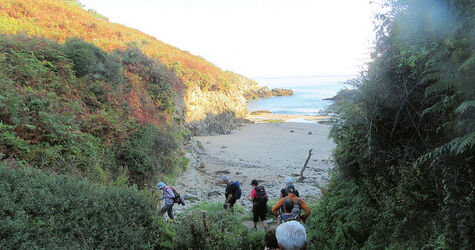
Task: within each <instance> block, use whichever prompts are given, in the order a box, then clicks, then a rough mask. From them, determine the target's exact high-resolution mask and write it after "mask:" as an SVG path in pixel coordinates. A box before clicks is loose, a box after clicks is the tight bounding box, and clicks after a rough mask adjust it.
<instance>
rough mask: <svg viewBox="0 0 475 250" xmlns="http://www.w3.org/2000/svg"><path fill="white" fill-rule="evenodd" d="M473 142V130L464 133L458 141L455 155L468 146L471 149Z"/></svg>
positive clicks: (474, 134)
mask: <svg viewBox="0 0 475 250" xmlns="http://www.w3.org/2000/svg"><path fill="white" fill-rule="evenodd" d="M473 144H475V131H474V132H471V133H469V134H466V135H465V136H464V137H463V138H462V139H461V141H460V143H459V145H458V148H457V155H460V154H462V153H464V152H465V149H466V148H467V147H468V148H469V149H471V148H472V147H473Z"/></svg>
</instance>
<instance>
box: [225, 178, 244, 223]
mask: <svg viewBox="0 0 475 250" xmlns="http://www.w3.org/2000/svg"><path fill="white" fill-rule="evenodd" d="M221 180H222V181H223V182H224V183H225V184H226V190H225V192H224V196H225V197H226V200H225V201H224V204H223V207H224V209H229V210H230V211H231V213H232V214H234V204H236V201H237V200H239V199H241V193H242V191H241V185H240V184H239V181H234V182H232V181H231V180H230V179H229V177H227V176H226V175H223V176H222V177H221Z"/></svg>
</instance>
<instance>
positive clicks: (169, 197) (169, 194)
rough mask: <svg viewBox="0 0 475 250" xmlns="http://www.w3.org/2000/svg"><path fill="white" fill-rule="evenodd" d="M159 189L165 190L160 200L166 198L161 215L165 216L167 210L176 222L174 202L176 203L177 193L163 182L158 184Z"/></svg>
mask: <svg viewBox="0 0 475 250" xmlns="http://www.w3.org/2000/svg"><path fill="white" fill-rule="evenodd" d="M157 188H158V190H163V195H162V198H161V199H160V200H165V206H163V207H162V209H160V216H163V214H164V213H165V212H167V214H168V217H170V219H172V220H173V222H175V223H176V220H175V216H173V204H174V203H175V195H174V194H173V190H172V189H171V187H168V186H166V185H165V183H163V182H159V183H158V184H157Z"/></svg>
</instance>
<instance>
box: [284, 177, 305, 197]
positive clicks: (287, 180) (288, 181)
mask: <svg viewBox="0 0 475 250" xmlns="http://www.w3.org/2000/svg"><path fill="white" fill-rule="evenodd" d="M285 186H286V187H285V188H282V189H281V190H280V199H282V198H284V197H287V194H288V193H289V191H290V192H292V193H294V194H295V196H297V197H300V195H299V191H297V189H295V187H294V184H293V181H292V177H290V176H287V177H285Z"/></svg>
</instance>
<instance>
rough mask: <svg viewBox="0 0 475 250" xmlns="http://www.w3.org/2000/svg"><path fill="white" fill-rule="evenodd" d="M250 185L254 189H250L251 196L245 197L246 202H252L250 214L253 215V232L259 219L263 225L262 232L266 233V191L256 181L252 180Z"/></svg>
mask: <svg viewBox="0 0 475 250" xmlns="http://www.w3.org/2000/svg"><path fill="white" fill-rule="evenodd" d="M251 185H252V187H253V188H254V189H252V191H251V194H250V195H249V196H248V197H247V199H248V200H250V201H251V202H252V213H253V215H254V218H253V221H254V228H253V230H256V229H257V222H259V218H261V221H262V224H264V231H267V221H266V214H267V201H268V200H269V199H268V198H267V191H266V189H265V188H264V186H262V185H260V186H259V183H258V182H257V180H252V182H251Z"/></svg>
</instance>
